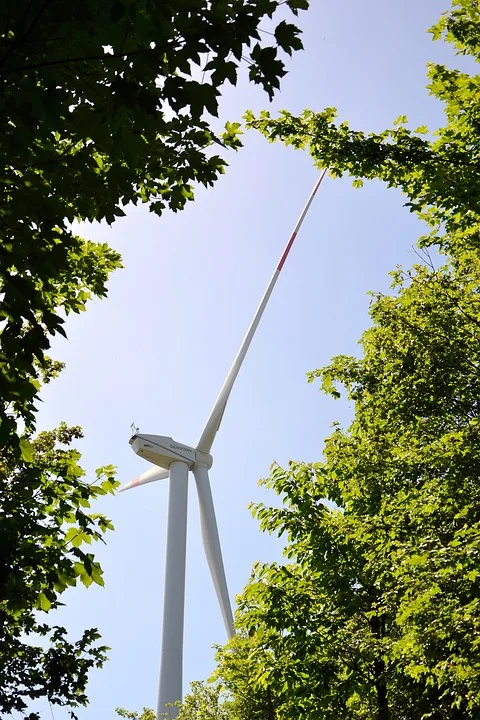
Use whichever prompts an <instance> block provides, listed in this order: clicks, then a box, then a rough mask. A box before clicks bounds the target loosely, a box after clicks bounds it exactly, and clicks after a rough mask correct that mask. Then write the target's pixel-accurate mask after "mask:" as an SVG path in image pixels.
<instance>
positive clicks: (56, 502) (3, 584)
mask: <svg viewBox="0 0 480 720" xmlns="http://www.w3.org/2000/svg"><path fill="white" fill-rule="evenodd" d="M81 435H82V434H81V430H80V428H78V427H73V428H68V427H67V426H66V425H64V424H62V425H60V426H59V428H58V429H57V430H54V431H49V432H42V433H40V434H39V435H38V436H37V437H36V438H34V439H32V440H31V441H27V440H25V439H24V440H23V441H22V449H23V455H24V459H22V460H20V461H19V460H18V459H17V458H16V455H15V453H14V452H12V451H8V450H6V451H4V452H3V454H2V460H1V465H0V496H1V499H2V503H1V509H0V525H1V528H2V543H1V547H0V628H1V631H0V674H1V678H2V679H1V683H0V709H1V712H2V715H3V713H11V712H12V711H18V712H22V713H24V712H25V710H26V709H27V707H28V701H29V700H32V699H35V698H38V697H47V698H48V699H49V700H50V702H51V703H52V704H59V705H69V706H70V707H76V706H77V705H84V704H85V703H86V700H87V698H86V695H85V688H86V683H87V676H88V671H89V670H90V668H92V667H95V666H96V667H101V666H102V664H103V662H104V661H105V659H106V654H105V651H106V649H107V648H105V647H104V646H101V645H99V644H98V642H97V641H98V640H99V638H100V635H99V634H98V632H97V630H96V629H95V628H93V629H90V630H86V631H85V632H84V633H83V635H82V637H81V638H80V639H79V640H77V641H76V642H71V641H70V640H69V639H68V637H67V634H66V630H65V628H62V627H58V626H55V625H53V626H52V625H49V624H47V623H46V622H44V621H42V615H43V614H44V613H45V612H47V611H49V610H50V609H55V608H57V607H59V606H60V605H61V602H60V595H61V594H62V593H63V592H64V591H65V590H66V589H67V588H68V587H71V586H74V585H76V584H77V581H78V580H80V581H81V582H82V583H83V584H84V585H85V586H87V587H88V586H89V585H90V584H91V583H92V582H95V583H97V584H99V585H103V578H102V570H101V567H100V565H99V564H98V562H97V561H96V560H95V559H94V556H93V554H92V553H91V552H87V551H86V550H84V549H83V547H82V546H84V545H85V544H87V545H91V544H92V542H95V541H98V540H102V538H103V534H104V533H105V531H107V530H109V529H111V528H112V525H111V523H110V521H109V520H108V519H107V518H106V517H105V516H104V515H101V514H98V513H91V512H90V504H91V502H92V501H93V500H95V499H96V498H97V497H99V496H102V495H105V494H106V493H109V492H113V490H114V488H115V486H116V485H117V483H116V482H115V480H114V477H113V476H114V468H113V467H111V466H108V467H104V468H100V469H99V470H98V471H97V481H96V482H95V483H93V484H88V483H86V482H85V481H84V480H82V476H83V475H84V474H85V473H84V471H83V470H82V468H81V467H80V466H79V464H78V460H79V459H80V454H79V453H78V451H77V450H75V449H73V448H71V447H69V446H70V445H71V443H72V442H73V441H74V440H76V439H78V438H80V437H81ZM39 638H43V642H42V644H41V645H36V644H35V642H37V643H38V640H39ZM28 717H29V718H32V719H33V718H36V717H38V716H37V715H36V714H35V715H34V714H30V715H29V716H28Z"/></svg>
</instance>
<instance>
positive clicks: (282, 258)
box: [277, 232, 297, 272]
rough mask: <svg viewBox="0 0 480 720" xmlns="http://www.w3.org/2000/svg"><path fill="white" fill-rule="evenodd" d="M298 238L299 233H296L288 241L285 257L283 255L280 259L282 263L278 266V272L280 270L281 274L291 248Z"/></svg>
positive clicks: (284, 252)
mask: <svg viewBox="0 0 480 720" xmlns="http://www.w3.org/2000/svg"><path fill="white" fill-rule="evenodd" d="M296 237H297V233H296V232H294V233H292V236H291V238H290V240H289V241H288V244H287V247H286V248H285V250H284V251H283V255H282V257H281V258H280V262H279V263H278V265H277V270H278V271H279V272H280V270H281V269H282V268H283V266H284V265H285V260H286V259H287V257H288V253H289V252H290V248H291V247H292V245H293V243H294V240H295V238H296Z"/></svg>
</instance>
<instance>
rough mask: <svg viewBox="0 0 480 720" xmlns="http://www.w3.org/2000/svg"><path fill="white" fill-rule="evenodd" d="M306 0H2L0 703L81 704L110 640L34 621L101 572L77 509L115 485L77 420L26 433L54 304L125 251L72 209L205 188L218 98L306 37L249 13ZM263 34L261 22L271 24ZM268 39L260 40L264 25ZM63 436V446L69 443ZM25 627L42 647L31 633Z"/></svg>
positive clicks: (214, 167)
mask: <svg viewBox="0 0 480 720" xmlns="http://www.w3.org/2000/svg"><path fill="white" fill-rule="evenodd" d="M280 5H282V6H284V8H283V11H285V10H287V11H291V13H293V14H294V15H297V14H298V11H299V10H300V9H306V8H307V7H308V2H307V0H287V2H286V3H285V2H283V1H281V0H226V1H223V0H222V2H218V0H213V1H211V0H162V2H151V0H107V1H105V0H102V1H101V2H100V1H98V0H83V1H82V2H73V3H64V2H60V0H16V1H14V0H6V1H5V2H4V3H1V6H0V102H1V108H2V113H1V119H0V130H1V132H0V154H1V155H2V157H3V162H2V165H1V167H2V170H1V181H2V188H3V191H2V195H1V198H0V364H1V374H0V397H1V402H0V440H1V446H2V455H1V467H0V523H1V525H0V527H1V530H2V537H3V538H4V539H5V540H4V542H3V548H2V550H1V551H0V619H1V630H0V668H1V669H2V681H1V683H0V710H1V711H2V712H5V713H7V712H11V711H13V710H19V711H23V710H25V708H26V703H28V699H31V698H35V697H39V696H41V695H45V696H46V697H48V698H49V699H50V701H51V702H52V703H56V704H60V705H64V704H70V705H72V706H75V705H78V704H85V702H86V695H85V686H86V680H87V672H88V670H89V668H90V667H92V666H94V665H101V664H102V663H103V661H104V658H105V648H103V647H101V646H99V645H98V643H97V640H98V639H99V638H98V634H97V633H96V631H95V630H91V631H86V633H85V634H84V635H83V637H82V638H81V639H80V640H79V641H77V642H76V643H71V642H70V641H69V640H68V639H67V636H66V633H65V630H64V629H63V628H58V627H55V626H50V625H48V624H46V623H41V622H40V621H39V620H38V617H37V615H36V611H40V612H47V611H48V610H50V609H54V608H55V607H57V606H58V605H59V603H60V600H59V597H60V595H61V593H62V592H63V591H64V590H65V589H66V587H68V586H70V585H73V584H75V583H76V581H77V579H78V578H80V580H81V581H82V582H83V583H84V584H86V585H89V584H90V583H91V582H97V583H102V577H101V569H100V567H99V565H98V563H97V562H96V561H95V559H94V556H93V555H92V554H91V553H88V552H84V551H83V550H82V549H81V547H80V546H81V544H82V543H84V542H86V543H89V542H91V541H92V540H98V539H101V537H102V535H103V533H104V532H105V530H107V529H108V528H110V524H109V521H108V520H107V519H106V518H103V517H102V516H101V515H97V514H94V513H90V512H88V508H89V503H90V502H91V501H92V500H94V499H95V498H96V497H97V496H98V495H102V494H104V493H106V492H109V491H111V490H113V488H114V485H115V483H114V480H113V470H112V468H110V467H107V468H106V469H105V468H104V469H103V470H102V469H101V470H100V471H99V485H95V484H93V485H89V484H87V483H85V482H84V481H83V479H82V475H83V471H82V470H81V468H80V467H79V466H78V464H77V463H78V460H79V455H78V453H77V452H76V451H75V450H74V449H73V448H71V447H69V446H70V444H71V443H72V442H73V441H74V440H75V439H76V438H78V437H80V432H81V431H80V429H79V428H70V429H68V428H66V427H65V426H63V425H62V426H60V427H59V428H58V429H57V430H55V431H52V432H50V433H42V434H40V436H38V437H37V438H35V436H34V431H35V420H36V403H37V401H38V397H39V392H40V389H41V384H42V382H45V381H48V380H49V379H51V377H53V376H54V375H55V374H56V372H57V371H58V370H59V369H60V364H59V363H56V362H54V361H52V360H51V359H50V358H49V356H48V350H49V347H50V342H51V338H52V336H53V335H55V334H56V333H61V334H63V335H65V330H64V328H63V324H64V316H65V315H68V314H69V313H70V312H80V311H82V310H84V309H85V306H86V303H87V301H88V300H89V298H90V297H92V296H96V297H103V296H105V295H106V283H107V280H108V277H109V274H110V273H111V272H112V271H113V270H114V269H116V268H117V267H119V266H120V257H119V255H118V253H116V252H114V251H113V250H112V249H111V248H109V247H108V246H107V245H105V244H95V243H92V242H90V241H88V240H84V239H83V238H81V237H79V236H78V235H77V234H75V232H74V231H73V229H72V223H73V222H74V221H89V222H93V221H106V222H107V223H112V222H113V221H114V220H115V218H117V217H121V216H122V215H124V214H125V213H124V208H125V207H126V206H127V205H128V204H129V203H134V204H136V203H138V202H139V201H140V202H143V203H148V204H149V205H150V209H151V210H152V211H153V212H155V213H157V214H161V212H162V211H163V209H164V208H170V209H172V210H174V211H176V210H180V209H182V208H183V207H184V205H185V203H186V202H187V200H191V199H193V190H194V185H195V184H196V183H202V184H203V185H206V186H209V185H212V184H213V183H214V181H215V180H216V179H217V177H218V176H219V174H220V173H221V172H223V170H224V167H225V164H226V163H225V160H224V159H222V158H221V157H220V156H219V155H216V154H214V152H213V149H214V147H215V146H216V147H218V148H219V149H221V150H223V149H226V148H230V149H236V148H238V147H239V146H240V141H239V138H238V134H239V125H238V124H237V123H227V125H226V127H225V130H224V131H220V130H218V131H216V130H215V129H214V120H213V118H214V117H215V116H216V115H217V107H218V98H219V96H220V92H221V89H222V87H223V86H224V84H225V83H226V81H227V80H228V81H229V82H230V83H232V84H235V83H236V79H237V72H238V70H239V68H240V65H241V64H242V62H244V61H245V63H246V64H248V66H249V77H250V80H251V81H252V82H254V83H257V84H260V85H261V86H262V87H263V88H264V89H265V91H266V92H267V93H268V94H269V96H271V95H272V94H273V92H274V91H275V89H276V88H278V86H279V81H280V79H281V77H282V76H283V75H284V74H285V68H284V64H283V62H282V60H281V59H280V57H279V53H280V52H281V51H284V52H285V53H287V54H291V53H292V51H293V50H298V49H300V48H301V41H300V39H299V37H298V34H299V31H298V30H297V28H296V27H295V26H294V25H292V24H289V23H288V22H287V21H286V20H281V21H278V22H277V21H274V23H273V26H271V27H270V29H271V30H273V41H272V42H270V44H265V43H264V42H263V40H261V39H260V24H261V23H262V22H263V21H264V20H266V21H267V22H268V21H270V20H271V18H272V16H273V15H274V13H275V12H276V10H277V9H278V8H279V6H280ZM266 36H267V38H271V37H272V36H271V35H270V34H268V33H267V34H266ZM263 37H264V36H263ZM63 446H66V447H67V449H65V448H64V447H63ZM36 635H40V636H43V637H44V639H45V638H47V639H48V638H49V642H50V648H49V649H48V650H45V649H44V648H43V647H41V646H35V645H34V644H32V643H34V642H36V641H35V640H34V638H35V636H36Z"/></svg>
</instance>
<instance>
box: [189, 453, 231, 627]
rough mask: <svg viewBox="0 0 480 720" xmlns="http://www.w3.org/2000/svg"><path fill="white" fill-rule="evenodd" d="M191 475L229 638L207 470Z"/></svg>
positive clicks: (196, 470)
mask: <svg viewBox="0 0 480 720" xmlns="http://www.w3.org/2000/svg"><path fill="white" fill-rule="evenodd" d="M193 474H194V476H195V483H196V485H197V493H198V506H199V509H200V526H201V530H202V540H203V547H204V548H205V555H206V556H207V562H208V567H209V568H210V574H211V576H212V580H213V585H214V587H215V592H216V593H217V598H218V602H219V605H220V610H221V612H222V616H223V622H224V623H225V628H226V630H227V635H228V637H229V638H231V637H233V635H234V629H233V615H232V607H231V605H230V598H229V595H228V587H227V580H226V577H225V569H224V567H223V558H222V550H221V547H220V538H219V536H218V527H217V518H216V517H215V508H214V506H213V498H212V490H211V487H210V480H209V478H208V470H207V468H206V467H204V466H201V465H200V466H195V467H194V468H193Z"/></svg>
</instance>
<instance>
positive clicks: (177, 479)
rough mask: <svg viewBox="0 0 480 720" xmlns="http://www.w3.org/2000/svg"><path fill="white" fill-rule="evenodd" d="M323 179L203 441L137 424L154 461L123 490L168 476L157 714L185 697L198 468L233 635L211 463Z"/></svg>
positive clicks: (136, 437)
mask: <svg viewBox="0 0 480 720" xmlns="http://www.w3.org/2000/svg"><path fill="white" fill-rule="evenodd" d="M326 172H327V171H326V170H324V171H323V172H322V174H321V175H320V177H319V179H318V180H317V182H316V183H315V186H314V188H313V190H312V192H311V194H310V196H309V198H308V200H307V202H306V204H305V207H304V208H303V210H302V212H301V214H300V217H299V219H298V221H297V224H296V225H295V228H294V230H293V232H292V234H291V235H290V238H289V240H288V243H287V245H286V247H285V249H284V251H283V254H282V256H281V258H280V261H279V263H278V265H277V267H276V269H275V272H274V273H273V275H272V277H271V280H270V282H269V284H268V286H267V289H266V290H265V293H264V295H263V297H262V300H261V301H260V305H259V306H258V308H257V311H256V313H255V315H254V317H253V320H252V322H251V324H250V327H249V328H248V330H247V333H246V335H245V337H244V339H243V342H242V344H241V345H240V349H239V351H238V353H237V356H236V358H235V360H234V361H233V364H232V367H231V368H230V371H229V373H228V375H227V377H226V379H225V382H224V383H223V386H222V389H221V390H220V393H219V395H218V397H217V399H216V401H215V404H214V406H213V408H212V411H211V413H210V416H209V418H208V420H207V422H206V424H205V427H204V429H203V432H202V434H201V436H200V440H199V441H198V443H197V446H196V447H195V448H193V447H190V446H188V445H185V444H184V443H180V442H177V441H176V440H174V439H173V438H171V437H166V436H163V435H144V434H143V433H139V432H138V431H137V430H136V429H134V434H133V435H132V437H131V438H130V445H131V446H132V448H133V450H134V452H135V453H136V454H137V455H140V456H141V457H143V458H145V459H146V460H149V461H150V462H151V463H153V467H152V468H150V469H149V470H147V471H146V472H144V473H143V474H142V475H140V476H139V477H137V478H135V480H132V481H131V482H130V483H128V484H127V485H124V486H123V487H122V488H120V490H121V491H123V490H128V489H129V488H133V487H137V486H139V485H145V484H146V483H151V482H155V481H156V480H163V479H166V478H169V480H170V482H169V494H168V515H167V551H166V568H165V590H164V601H163V623H162V645H161V659H160V683H159V691H158V704H157V718H158V720H159V719H160V718H161V717H165V715H167V716H168V717H170V718H173V717H175V716H176V714H177V712H178V709H177V708H176V707H175V706H173V703H175V702H176V701H178V700H181V698H182V670H183V667H182V666H183V625H184V611H185V561H186V541H187V493H188V474H189V472H190V471H192V472H193V475H194V477H195V483H196V486H197V494H198V504H199V510H200V525H201V532H202V540H203V545H204V548H205V554H206V557H207V562H208V566H209V568H210V573H211V576H212V580H213V584H214V587H215V591H216V594H217V598H218V602H219V605H220V610H221V612H222V616H223V621H224V623H225V628H226V631H227V635H228V637H229V638H230V637H232V635H233V634H234V629H233V615H232V609H231V605H230V598H229V595H228V588H227V581H226V578H225V569H224V566H223V559H222V551H221V548H220V539H219V536H218V528H217V520H216V517H215V509H214V506H213V499H212V491H211V489H210V480H209V477H208V471H209V469H210V468H211V467H212V463H213V458H212V456H211V454H210V451H211V449H212V445H213V442H214V440H215V436H216V434H217V432H218V429H219V427H220V423H221V421H222V417H223V413H224V412H225V407H226V405H227V402H228V398H229V396H230V393H231V391H232V388H233V385H234V383H235V380H236V378H237V375H238V373H239V370H240V368H241V366H242V363H243V361H244V359H245V356H246V354H247V351H248V348H249V347H250V343H251V342H252V339H253V336H254V334H255V331H256V329H257V327H258V324H259V322H260V319H261V317H262V315H263V312H264V310H265V307H266V306H267V303H268V300H269V298H270V295H271V294H272V291H273V288H274V287H275V284H276V282H277V280H278V277H279V275H280V272H281V270H282V268H283V266H284V264H285V261H286V259H287V257H288V254H289V252H290V249H291V247H292V245H293V243H294V240H295V238H296V236H297V234H298V231H299V230H300V227H301V225H302V223H303V221H304V219H305V216H306V214H307V212H308V210H309V208H310V205H311V204H312V201H313V199H314V197H315V195H316V193H317V190H318V188H319V187H320V185H321V182H322V180H323V178H324V177H325V174H326Z"/></svg>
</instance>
